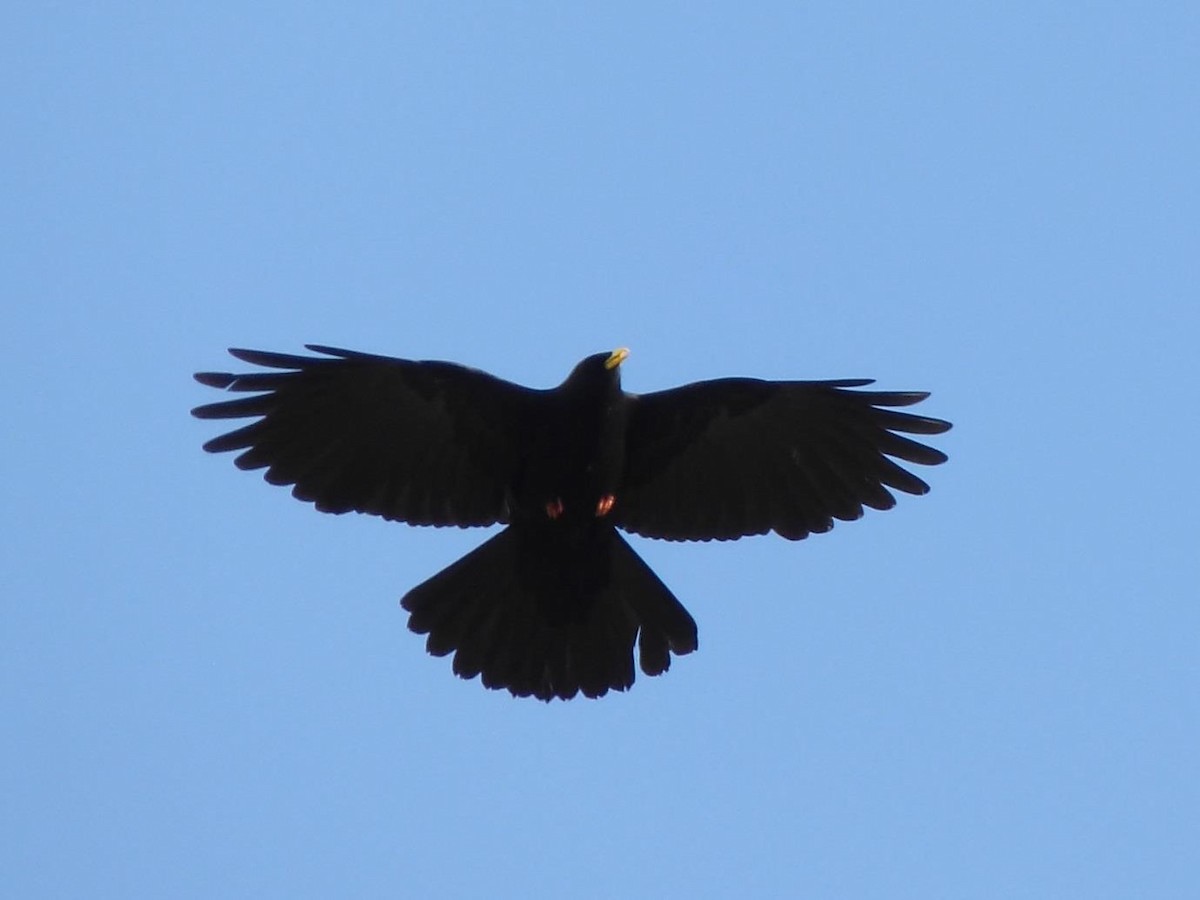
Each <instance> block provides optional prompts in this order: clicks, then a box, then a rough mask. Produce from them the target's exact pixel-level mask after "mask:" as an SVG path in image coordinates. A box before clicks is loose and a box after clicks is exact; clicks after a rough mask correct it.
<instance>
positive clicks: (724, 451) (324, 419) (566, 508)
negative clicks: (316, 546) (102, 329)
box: [192, 344, 951, 701]
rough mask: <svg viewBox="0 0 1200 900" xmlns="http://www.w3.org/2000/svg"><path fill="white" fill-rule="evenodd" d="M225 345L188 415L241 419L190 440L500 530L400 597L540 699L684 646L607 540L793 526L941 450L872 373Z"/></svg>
mask: <svg viewBox="0 0 1200 900" xmlns="http://www.w3.org/2000/svg"><path fill="white" fill-rule="evenodd" d="M305 348H306V349H307V350H308V351H309V352H310V353H311V354H314V355H311V356H305V355H293V354H285V353H275V352H267V351H261V350H245V349H230V350H229V353H230V354H231V355H232V356H233V357H234V358H236V359H237V360H239V361H241V362H243V363H246V364H248V365H251V366H255V367H258V368H257V369H256V370H255V371H251V372H247V373H242V374H235V373H232V372H199V373H196V375H195V376H194V377H195V379H196V380H197V381H198V382H200V383H201V384H202V385H205V386H208V387H211V388H217V389H220V390H223V391H230V392H234V393H238V394H246V395H248V396H239V397H237V398H234V399H225V400H221V401H219V402H214V403H208V404H206V405H203V406H198V407H196V408H195V409H193V410H192V414H193V415H194V416H196V417H197V418H200V419H218V420H225V419H252V420H253V421H251V422H249V423H248V424H244V425H242V426H241V427H238V428H236V429H235V430H232V431H229V432H228V433H225V434H222V435H220V436H218V437H215V438H213V439H211V440H209V441H208V442H207V443H205V444H204V445H203V446H204V449H205V450H206V451H209V452H212V453H224V452H229V451H236V452H237V454H238V455H237V456H236V458H235V460H234V462H235V465H236V466H237V467H238V468H239V469H244V470H260V469H262V470H265V472H264V473H263V477H264V479H265V480H266V481H267V482H269V483H270V484H274V485H282V486H291V492H292V495H293V496H295V497H296V498H297V499H299V500H302V501H306V502H308V503H312V504H313V505H315V507H316V508H317V509H318V510H320V511H321V512H326V513H335V514H340V513H347V512H358V513H366V514H370V515H375V516H381V517H383V518H384V519H389V520H393V521H397V522H404V523H408V524H410V525H431V526H458V527H462V528H471V527H484V526H497V525H498V526H503V527H502V529H501V530H500V531H499V532H498V533H495V534H494V535H492V536H491V537H489V538H488V539H487V540H486V541H485V542H484V543H483V544H481V545H480V546H479V547H477V548H476V549H475V550H473V551H471V552H469V553H468V554H466V555H465V556H463V557H462V558H460V559H458V560H457V561H456V562H454V563H452V564H450V565H449V566H447V567H446V568H444V569H443V570H442V571H440V572H438V573H437V574H435V575H433V576H432V577H430V578H429V579H427V580H426V581H424V582H422V583H421V584H419V585H417V586H416V587H414V588H413V589H412V590H410V591H409V592H408V593H407V594H405V595H404V597H403V598H402V600H401V606H402V608H403V609H404V610H405V611H406V612H407V613H408V614H409V619H408V627H409V629H410V630H411V631H413V632H415V633H416V634H419V635H425V636H426V649H427V651H428V652H429V653H430V654H432V655H433V656H436V657H444V656H448V655H450V654H453V660H452V669H453V671H454V673H455V674H457V675H458V676H460V677H462V678H464V679H473V678H475V677H476V676H478V677H479V678H480V680H481V682H482V684H483V685H484V686H485V687H487V688H492V689H497V690H500V689H507V690H508V691H509V693H511V694H512V695H513V696H516V697H536V698H538V699H539V700H544V701H550V700H552V699H554V698H559V699H561V700H568V699H571V698H573V697H575V696H577V695H579V694H582V695H583V696H585V697H590V698H596V697H601V696H603V695H605V694H607V693H608V692H609V691H610V690H615V691H625V690H628V689H629V688H630V687H632V685H633V683H634V680H635V675H636V672H635V666H634V654H635V645H636V655H637V668H640V670H641V671H642V672H643V673H644V674H645V675H648V676H655V675H661V674H662V673H664V672H666V671H667V670H668V669H669V667H670V665H671V660H672V658H673V657H678V656H684V655H686V654H689V653H691V652H693V651H694V650H696V649H697V647H698V631H697V626H696V622H695V620H694V619H693V618H692V616H691V614H690V613H689V612H688V611H687V609H686V608H685V607H684V606H683V604H682V603H680V601H679V600H678V599H677V598H676V597H675V595H674V594H673V593H672V592H671V590H670V588H668V587H667V586H666V584H664V583H663V581H662V580H661V579H660V578H659V577H658V575H656V574H655V573H654V571H653V570H652V569H651V568H650V566H649V565H647V564H646V563H645V562H644V561H643V560H642V558H641V557H640V556H639V555H638V554H637V553H636V552H635V551H634V549H633V548H632V547H631V546H630V544H629V542H628V541H627V540H626V539H625V537H624V536H623V534H633V535H638V536H640V537H644V538H658V539H665V540H668V541H711V540H717V541H728V540H736V539H738V538H741V537H745V536H749V535H758V534H767V533H769V532H774V533H776V534H778V535H780V536H782V537H784V538H786V539H788V540H792V541H796V540H800V539H802V538H805V537H807V536H808V535H810V534H820V533H823V532H827V531H829V530H830V529H831V528H832V527H833V525H834V521H835V520H840V521H851V520H854V519H858V518H860V517H861V516H862V515H863V512H864V508H870V509H876V510H885V509H890V508H891V507H893V506H894V505H895V503H896V498H895V496H894V494H893V493H892V491H893V490H895V491H900V492H903V493H906V494H914V495H919V494H925V493H926V492H928V490H929V486H928V484H926V482H924V481H923V480H921V479H920V478H918V477H917V476H916V475H914V474H913V473H912V472H910V471H908V470H907V469H905V468H903V467H902V466H901V465H900V464H899V463H897V462H896V460H900V461H902V462H906V463H910V464H916V465H921V466H934V465H939V464H941V463H944V462H945V461H946V460H947V456H946V454H944V453H943V452H942V451H940V450H937V449H935V448H933V447H930V446H927V445H925V444H922V443H920V442H918V441H917V440H915V439H913V438H910V437H906V436H905V435H920V436H925V435H937V434H941V433H943V432H945V431H947V430H949V428H950V427H951V425H950V423H949V422H947V421H944V420H942V419H935V418H930V417H926V416H921V415H916V414H914V413H911V412H901V411H900V409H901V408H904V407H909V406H912V405H914V404H916V403H919V402H921V401H923V400H925V399H926V398H927V397H928V396H929V394H928V393H927V392H923V391H880V390H863V388H866V387H867V386H868V385H872V384H874V380H873V379H869V378H854V379H840V380H825V381H767V380H761V379H756V378H719V379H714V380H708V381H699V382H694V383H691V384H685V385H682V386H680V387H675V388H671V389H668V390H661V391H655V392H650V393H645V394H633V393H626V392H625V391H623V390H622V388H621V374H620V373H621V368H622V364H623V363H624V362H625V360H626V358H627V357H628V355H629V351H628V350H627V349H625V348H620V349H617V350H613V351H608V352H602V353H596V354H592V355H590V356H587V357H586V358H584V359H583V360H582V361H581V362H579V363H578V365H576V366H575V367H574V368H573V369H572V370H571V372H570V374H568V375H567V377H566V379H565V380H564V381H563V382H562V383H561V384H560V385H558V386H557V387H555V388H550V389H535V388H529V387H524V386H521V385H518V384H515V383H512V382H509V381H506V380H504V379H501V378H499V377H496V376H494V375H490V374H487V373H485V372H483V371H481V370H479V369H475V368H470V367H468V366H465V365H460V364H457V363H452V362H443V361H436V360H410V359H398V358H394V357H389V356H380V355H375V354H371V353H363V352H359V351H354V350H344V349H339V348H336V347H329V346H324V345H319V344H306V345H305Z"/></svg>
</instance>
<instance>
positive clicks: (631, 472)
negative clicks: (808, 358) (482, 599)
mask: <svg viewBox="0 0 1200 900" xmlns="http://www.w3.org/2000/svg"><path fill="white" fill-rule="evenodd" d="M871 383H872V381H871V380H870V379H851V380H843V381H759V380H756V379H750V378H728V379H721V380H717V381H704V382H698V383H696V384H689V385H686V386H684V387H680V388H676V389H674V390H668V391H659V392H657V393H652V394H644V395H641V396H631V397H630V398H629V404H630V405H629V418H628V426H627V427H628V431H627V436H626V444H627V449H626V462H625V472H624V483H623V486H622V488H621V490H620V491H619V492H618V493H617V497H616V505H615V507H614V508H613V512H612V515H613V518H614V521H615V523H616V524H617V525H618V526H619V527H621V528H623V529H625V530H626V531H631V532H633V533H635V534H640V535H643V536H645V537H655V538H667V539H669V540H681V541H686V540H698V541H704V540H713V539H716V540H730V539H733V538H738V537H742V536H743V535H749V534H764V533H766V532H768V531H776V532H778V533H779V534H781V535H783V536H784V537H786V538H789V539H791V540H799V539H800V538H803V537H807V536H808V535H809V534H811V533H817V532H824V531H828V530H829V529H830V528H832V527H833V520H834V519H842V520H851V519H857V518H859V517H860V516H861V515H862V514H863V507H864V506H869V507H871V508H873V509H889V508H891V507H892V506H894V505H895V503H896V499H895V497H893V496H892V494H891V492H890V491H889V490H888V489H889V488H895V489H896V490H900V491H904V492H905V493H909V494H924V493H925V492H926V491H928V490H929V486H928V485H927V484H925V482H924V481H922V480H921V479H920V478H918V477H916V476H915V475H913V474H912V473H911V472H908V471H906V470H905V469H903V468H901V467H900V466H899V465H897V464H896V463H895V462H893V461H892V459H890V458H889V457H895V458H896V459H900V460H903V461H905V462H910V463H917V464H919V465H926V466H932V465H937V464H939V463H943V462H945V461H946V455H945V454H944V453H942V452H941V451H939V450H935V449H933V448H932V447H927V446H925V445H924V444H920V443H917V442H916V441H914V440H910V439H909V438H906V437H902V436H901V433H907V434H940V433H942V432H944V431H946V430H947V429H949V428H950V423H949V422H944V421H942V420H941V419H930V418H926V417H924V416H916V415H912V414H910V413H902V412H896V411H894V409H892V407H901V406H911V405H912V404H914V403H918V402H920V401H921V400H924V399H925V398H926V397H927V396H929V395H928V394H926V393H919V392H885V391H856V390H848V388H859V387H863V386H865V385H868V384H871Z"/></svg>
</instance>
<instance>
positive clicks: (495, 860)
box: [0, 2, 1200, 898]
mask: <svg viewBox="0 0 1200 900" xmlns="http://www.w3.org/2000/svg"><path fill="white" fill-rule="evenodd" d="M740 6H741V7H743V8H737V7H736V6H735V5H734V4H705V3H699V4H696V3H690V4H650V5H647V4H630V3H609V4H566V3H556V4H549V3H535V4H500V3H489V4H479V3H476V4H442V3H405V4H386V5H385V4H378V5H371V4H359V5H340V6H334V5H332V4H330V5H324V6H323V5H320V4H278V3H276V4H271V3H263V4H254V5H252V6H251V7H248V6H247V5H245V4H203V5H199V4H170V3H165V4H141V5H128V4H123V3H109V4H99V5H94V6H91V7H87V8H85V7H84V5H83V4H55V5H53V7H52V8H51V7H50V6H48V5H46V4H24V5H17V4H12V5H10V6H9V7H6V10H5V11H4V12H3V13H0V35H2V36H0V51H2V52H0V76H2V77H0V85H2V86H0V102H2V104H3V107H2V108H3V120H4V122H5V129H4V130H5V134H6V136H5V139H4V141H3V142H2V143H0V180H2V185H3V196H4V198H5V199H4V209H5V215H4V217H3V219H4V235H3V240H2V241H0V285H2V288H3V296H4V299H5V308H6V309H7V310H8V313H6V314H5V319H6V321H5V327H4V328H3V329H2V332H0V349H2V350H3V354H4V360H5V372H6V384H7V389H6V390H5V391H4V392H3V393H2V394H0V404H2V413H3V420H4V422H5V437H4V439H3V440H2V441H0V462H2V463H3V470H4V471H5V472H6V473H7V476H8V477H7V478H6V479H4V481H3V485H2V487H0V491H2V494H0V497H2V501H3V502H2V504H0V510H2V512H0V515H2V516H3V532H4V535H5V540H4V541H3V544H2V545H0V561H2V565H0V592H2V593H0V596H2V598H3V599H2V600H0V614H2V620H0V623H2V624H0V704H2V708H0V715H2V719H3V722H4V723H5V724H4V730H5V740H4V741H3V742H2V743H0V791H2V793H0V796H2V797H3V802H0V893H2V894H4V895H5V896H12V897H23V898H38V897H67V896H80V897H82V896H87V897H131V896H172V897H197V898H200V897H205V898H207V897H216V896H221V897H263V896H271V897H273V896H278V897H283V896H287V897H328V896H354V897H385V896H387V897H394V896H414V897H415V896H445V897H458V896H461V897H471V896H487V895H491V896H527V897H553V896H576V897H612V896H617V895H623V896H650V895H655V896H663V897H672V896H680V897H683V896H687V897H728V896H763V897H768V896H778V897H791V896H805V897H889V898H893V897H899V896H913V897H1013V896H1022V897H1070V896H1073V897H1084V896H1086V897H1095V898H1101V897H1131V896H1141V897H1181V898H1182V897H1194V896H1197V895H1200V863H1197V860H1196V847H1197V846H1200V813H1198V810H1200V767H1198V765H1197V763H1196V757H1197V747H1198V746H1200V663H1198V659H1197V646H1198V638H1200V612H1198V604H1197V584H1198V583H1200V563H1198V554H1197V549H1196V527H1195V522H1194V510H1195V507H1196V503H1197V500H1198V499H1200V497H1198V491H1197V488H1196V482H1195V478H1194V475H1193V472H1194V469H1195V449H1196V446H1197V443H1198V441H1197V438H1198V437H1200V427H1198V426H1197V415H1196V412H1195V406H1194V404H1195V396H1196V392H1197V388H1198V387H1200V379H1198V378H1197V375H1198V374H1200V365H1198V364H1197V353H1196V337H1197V335H1198V334H1200V312H1198V300H1200V291H1198V287H1200V241H1198V239H1200V213H1198V210H1200V175H1198V174H1197V173H1198V171H1200V169H1198V168H1197V164H1196V160H1198V159H1200V125H1198V123H1200V116H1198V112H1200V109H1198V104H1197V100H1198V95H1200V65H1198V63H1197V58H1196V55H1195V51H1196V47H1197V46H1198V41H1200V13H1198V12H1197V8H1196V6H1195V4H1186V3H1153V2H1152V3H1145V4H1137V5H1134V4H1092V5H1088V6H1086V7H1084V6H1081V5H1079V4H1059V3H1036V4H1034V3H990V4H988V3H985V4H960V3H918V4H907V5H903V6H899V5H894V4H854V3H836V4H835V3H819V4H799V3H788V4H782V3H760V4H754V5H751V6H750V8H744V7H745V6H746V5H745V4H742V5H740ZM304 342H318V343H326V344H333V345H341V346H348V347H353V348H358V349H363V350H369V351H374V352H380V353H387V354H392V355H397V356H407V357H415V358H446V359H455V360H461V361H465V362H468V363H470V364H472V365H476V366H478V367H481V368H484V369H486V370H489V371H492V372H494V373H496V374H499V375H502V376H504V377H507V378H510V379H513V380H516V381H521V382H524V383H527V384H532V385H537V386H549V385H552V384H555V383H557V382H558V381H559V380H560V379H561V378H562V377H563V376H564V375H565V373H566V372H567V371H568V370H569V369H570V367H571V366H572V365H573V364H574V363H575V362H576V361H577V360H578V359H579V358H581V357H582V356H584V355H586V354H588V353H591V352H595V351H598V350H604V349H610V348H612V347H614V346H618V345H625V346H629V347H631V348H632V350H633V355H632V356H631V357H630V359H629V360H628V362H627V363H626V364H625V366H624V367H623V368H624V378H625V386H626V387H627V389H629V390H632V391H648V390H655V389H660V388H665V387H670V386H672V385H675V384H679V383H682V382H686V381H692V380H696V379H700V378H707V377H717V376H723V375H733V374H741V375H754V376H760V377H766V378H835V377H875V378H878V379H880V382H881V385H882V386H884V387H885V388H893V389H925V390H931V391H933V397H932V399H931V400H930V401H929V402H928V403H927V404H926V405H925V407H924V409H925V410H927V411H928V412H929V413H930V414H933V415H939V416H944V417H946V418H949V419H951V420H953V421H954V422H955V426H956V427H955V430H954V431H952V432H950V433H949V434H948V435H946V436H945V437H944V438H942V439H939V440H938V442H937V443H938V444H939V446H941V447H943V448H944V449H945V450H947V451H948V452H949V453H950V455H951V462H950V463H949V464H948V465H947V466H944V467H942V468H941V469H938V470H936V471H932V472H930V473H929V478H930V481H931V482H932V483H933V486H934V490H933V492H932V493H931V494H930V495H928V496H926V497H923V498H904V499H902V501H901V502H900V504H899V505H898V507H897V508H896V509H894V510H892V511H890V512H887V513H877V514H868V516H867V517H866V518H865V519H864V520H862V521H859V522H855V523H851V524H846V525H839V526H838V527H837V528H836V529H835V530H834V532H833V533H831V534H828V535H824V536H819V537H816V538H813V539H811V540H808V541H804V542H801V543H789V542H787V541H784V540H782V539H778V538H759V539H755V540H747V541H739V542H737V543H732V544H723V545H699V544H693V545H668V544H663V543H655V542H649V541H642V540H636V541H635V546H636V548H637V550H638V551H639V553H641V554H642V555H643V556H644V557H645V558H646V560H647V561H648V562H650V564H651V565H652V566H653V567H654V568H655V569H656V571H657V572H658V573H659V574H660V575H661V576H662V577H663V579H664V580H665V581H666V582H667V583H668V584H669V585H670V586H671V587H672V588H673V590H674V591H675V592H676V594H677V595H678V596H679V597H680V598H681V599H682V600H683V602H684V603H685V604H686V605H687V606H688V608H689V609H690V610H691V611H692V613H693V614H694V615H695V617H696V619H697V620H698V622H699V626H700V651H699V652H698V653H696V654H694V655H692V656H690V657H687V658H684V659H681V660H677V661H676V664H675V666H674V667H673V668H672V670H671V672H670V673H669V674H668V675H666V676H665V677H663V678H657V679H647V678H642V679H640V680H639V681H638V683H637V684H636V685H635V687H634V689H633V690H632V692H630V693H629V694H626V695H614V696H610V697H607V698H605V699H604V700H601V701H598V702H586V701H582V700H576V701H572V702H570V703H565V704H563V703H556V704H552V705H549V706H547V705H543V704H539V703H536V702H533V701H528V700H525V701H519V700H514V699H512V698H510V697H509V696H508V695H507V694H504V693H495V692H489V691H485V690H484V689H483V688H482V687H480V685H479V684H478V682H463V681H460V680H458V679H456V678H454V677H453V676H452V675H451V673H450V667H449V663H448V661H447V660H435V659H432V658H430V657H428V656H426V655H425V653H424V651H423V643H422V639H421V638H419V637H417V636H415V635H412V634H410V633H408V632H407V631H406V629H405V619H406V617H405V615H404V614H403V613H402V611H401V610H400V609H399V606H398V600H399V598H400V596H401V595H402V594H403V593H404V592H405V591H406V590H408V589H409V588H410V587H412V586H413V585H415V584H417V583H418V582H420V581H422V580H423V579H424V578H426V577H428V576H429V575H430V574H432V573H433V572H435V571H437V570H438V569H440V568H441V567H443V566H444V565H446V564H448V563H449V562H451V561H452V560H454V559H455V558H457V557H458V556H459V555H461V554H462V553H464V552H466V551H467V550H469V549H470V548H471V547H473V546H475V545H476V544H478V543H479V542H481V541H482V539H483V537H484V533H483V532H478V533H470V532H462V531H457V530H454V531H445V530H421V529H411V528H407V527H405V526H400V525H396V524H393V523H386V522H382V521H377V520H372V519H369V518H366V517H361V516H343V517H333V516H322V515H320V514H317V513H316V512H314V511H313V510H312V509H311V508H309V507H307V506H305V505H304V504H301V503H298V502H296V501H295V500H293V499H291V498H290V497H289V496H288V493H287V492H286V491H284V490H282V489H278V488H272V487H269V486H267V485H265V484H264V483H263V482H262V481H261V479H259V478H258V477H257V476H255V475H250V474H246V473H241V472H238V471H236V470H235V469H234V468H233V466H232V465H231V464H230V460H229V459H228V458H214V457H209V456H206V455H205V454H203V453H201V451H200V444H201V443H202V442H203V441H204V440H206V439H207V438H208V437H211V436H212V435H213V434H214V433H215V431H214V428H213V423H204V422H199V421H196V420H193V419H192V418H190V417H189V416H188V410H189V409H190V408H191V407H192V406H195V405H197V404H198V403H202V402H206V401H208V400H211V399H214V397H215V395H213V394H212V393H211V392H210V391H207V390H205V389H204V388H201V387H200V386H198V385H196V384H195V383H194V382H192V380H191V377H190V376H191V373H192V372H194V371H196V370H199V369H212V368H220V367H224V366H225V365H226V359H227V358H226V357H225V356H224V348H225V347H228V346H249V347H261V348H265V349H275V350H282V351H295V350H298V349H299V348H300V346H301V344H302V343H304Z"/></svg>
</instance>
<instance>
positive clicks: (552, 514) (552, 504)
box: [546, 497, 563, 519]
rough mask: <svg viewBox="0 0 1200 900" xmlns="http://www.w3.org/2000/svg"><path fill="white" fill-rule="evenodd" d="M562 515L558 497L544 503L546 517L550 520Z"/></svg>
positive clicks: (560, 502)
mask: <svg viewBox="0 0 1200 900" xmlns="http://www.w3.org/2000/svg"><path fill="white" fill-rule="evenodd" d="M562 514H563V502H562V499H561V498H559V497H555V498H554V499H553V500H547V501H546V515H547V516H548V517H549V518H551V519H557V518H558V517H559V516H561V515H562Z"/></svg>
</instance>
